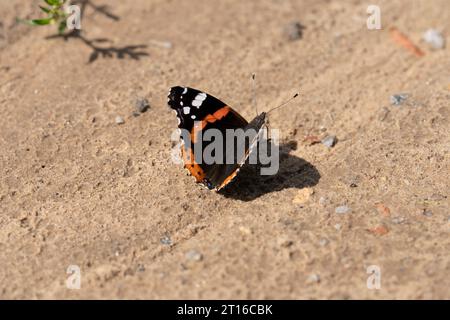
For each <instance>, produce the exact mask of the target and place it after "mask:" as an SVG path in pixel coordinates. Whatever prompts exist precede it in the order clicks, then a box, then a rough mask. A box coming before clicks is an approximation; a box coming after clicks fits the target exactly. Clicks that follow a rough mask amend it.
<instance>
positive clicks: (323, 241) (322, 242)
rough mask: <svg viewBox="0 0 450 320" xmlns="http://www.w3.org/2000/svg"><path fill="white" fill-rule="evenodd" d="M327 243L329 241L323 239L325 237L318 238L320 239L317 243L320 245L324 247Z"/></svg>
mask: <svg viewBox="0 0 450 320" xmlns="http://www.w3.org/2000/svg"><path fill="white" fill-rule="evenodd" d="M328 243H329V241H328V239H325V238H323V239H320V241H319V244H320V246H322V247H325V246H326V245H327V244H328Z"/></svg>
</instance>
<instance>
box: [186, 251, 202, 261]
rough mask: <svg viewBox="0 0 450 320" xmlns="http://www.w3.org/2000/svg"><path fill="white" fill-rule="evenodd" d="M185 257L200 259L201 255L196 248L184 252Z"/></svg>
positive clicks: (194, 259)
mask: <svg viewBox="0 0 450 320" xmlns="http://www.w3.org/2000/svg"><path fill="white" fill-rule="evenodd" d="M186 259H188V260H190V261H200V260H202V259H203V255H202V254H201V253H200V252H198V251H197V250H189V251H188V252H186Z"/></svg>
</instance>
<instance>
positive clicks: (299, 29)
mask: <svg viewBox="0 0 450 320" xmlns="http://www.w3.org/2000/svg"><path fill="white" fill-rule="evenodd" d="M304 29H305V27H304V26H302V24H301V23H300V22H297V21H295V22H291V23H289V24H287V25H286V26H285V27H284V35H285V36H286V38H287V39H288V40H289V41H295V40H298V39H301V38H302V37H303V30H304Z"/></svg>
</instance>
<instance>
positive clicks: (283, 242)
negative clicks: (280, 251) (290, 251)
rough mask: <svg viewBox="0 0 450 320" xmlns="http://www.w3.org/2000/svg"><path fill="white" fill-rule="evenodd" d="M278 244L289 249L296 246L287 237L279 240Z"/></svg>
mask: <svg viewBox="0 0 450 320" xmlns="http://www.w3.org/2000/svg"><path fill="white" fill-rule="evenodd" d="M277 243H278V245H279V246H280V247H283V248H288V247H290V246H292V245H293V244H294V242H293V241H292V240H291V239H288V238H287V237H284V236H282V237H280V238H278V239H277Z"/></svg>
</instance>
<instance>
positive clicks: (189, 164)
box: [181, 146, 206, 182]
mask: <svg viewBox="0 0 450 320" xmlns="http://www.w3.org/2000/svg"><path fill="white" fill-rule="evenodd" d="M189 151H190V152H189V155H187V154H186V150H185V149H184V146H182V147H181V155H182V158H183V161H184V167H185V168H186V169H188V171H189V172H190V174H191V175H193V176H194V177H195V179H196V180H197V182H202V181H203V180H204V179H205V177H206V175H205V172H204V171H203V169H202V168H201V167H200V165H199V164H198V163H196V162H195V158H194V153H193V152H192V149H191V148H189Z"/></svg>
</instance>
